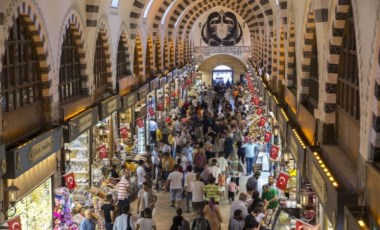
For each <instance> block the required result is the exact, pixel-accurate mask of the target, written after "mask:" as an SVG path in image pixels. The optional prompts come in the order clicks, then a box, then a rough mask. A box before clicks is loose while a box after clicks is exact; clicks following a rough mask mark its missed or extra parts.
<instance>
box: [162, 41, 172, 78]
mask: <svg viewBox="0 0 380 230" xmlns="http://www.w3.org/2000/svg"><path fill="white" fill-rule="evenodd" d="M163 48H164V51H163V56H164V57H163V61H164V67H163V68H164V72H165V71H168V70H169V66H170V56H169V53H170V51H169V49H170V47H169V43H168V40H167V39H166V38H165V39H164V47H163Z"/></svg>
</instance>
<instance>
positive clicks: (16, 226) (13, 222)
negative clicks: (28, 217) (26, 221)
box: [7, 216, 22, 230]
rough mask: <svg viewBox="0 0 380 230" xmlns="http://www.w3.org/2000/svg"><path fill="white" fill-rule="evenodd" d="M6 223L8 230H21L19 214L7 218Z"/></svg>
mask: <svg viewBox="0 0 380 230" xmlns="http://www.w3.org/2000/svg"><path fill="white" fill-rule="evenodd" d="M7 225H8V228H9V229H10V230H22V228H21V218H20V216H17V217H15V218H13V219H10V220H8V221H7Z"/></svg>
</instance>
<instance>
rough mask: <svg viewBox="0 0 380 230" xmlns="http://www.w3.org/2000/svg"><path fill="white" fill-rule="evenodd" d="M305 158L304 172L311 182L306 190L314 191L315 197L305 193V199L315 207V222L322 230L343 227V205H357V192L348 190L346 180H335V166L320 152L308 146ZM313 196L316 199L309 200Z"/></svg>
mask: <svg viewBox="0 0 380 230" xmlns="http://www.w3.org/2000/svg"><path fill="white" fill-rule="evenodd" d="M306 159H307V162H306V173H307V177H308V181H309V182H310V184H311V190H309V191H307V192H308V194H310V193H311V194H313V193H315V195H316V197H315V198H314V197H313V196H310V195H307V196H306V199H305V201H306V202H307V203H308V205H312V206H314V207H315V209H314V210H315V220H314V221H315V224H317V225H318V224H319V225H320V226H321V229H323V230H333V229H344V207H345V206H346V205H357V200H358V196H357V194H356V193H353V192H350V188H349V187H348V186H347V183H346V181H341V180H340V181H338V180H337V177H336V174H335V175H334V172H333V170H332V168H333V167H336V166H331V165H329V164H328V163H327V161H326V158H325V157H324V156H322V154H321V153H320V152H317V151H313V150H312V149H311V148H310V147H308V148H307V152H306ZM301 194H302V195H303V194H304V192H301ZM313 198H314V199H316V200H310V199H313ZM301 200H304V199H301ZM306 202H304V201H303V202H302V203H306Z"/></svg>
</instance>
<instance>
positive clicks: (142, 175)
mask: <svg viewBox="0 0 380 230" xmlns="http://www.w3.org/2000/svg"><path fill="white" fill-rule="evenodd" d="M136 173H137V183H138V187H139V189H141V188H142V183H143V182H144V181H147V179H148V176H147V174H146V172H145V169H144V161H143V160H140V161H139V166H138V167H137V169H136Z"/></svg>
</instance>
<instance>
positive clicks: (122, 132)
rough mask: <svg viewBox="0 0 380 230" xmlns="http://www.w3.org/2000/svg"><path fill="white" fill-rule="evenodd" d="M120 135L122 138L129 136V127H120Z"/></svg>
mask: <svg viewBox="0 0 380 230" xmlns="http://www.w3.org/2000/svg"><path fill="white" fill-rule="evenodd" d="M120 136H121V138H128V129H127V127H125V126H124V127H122V128H120Z"/></svg>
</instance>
